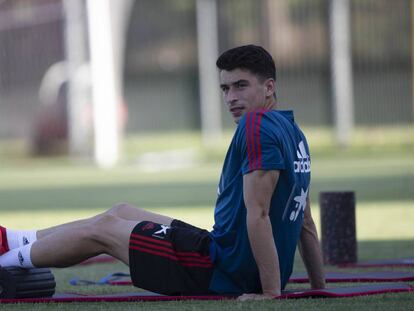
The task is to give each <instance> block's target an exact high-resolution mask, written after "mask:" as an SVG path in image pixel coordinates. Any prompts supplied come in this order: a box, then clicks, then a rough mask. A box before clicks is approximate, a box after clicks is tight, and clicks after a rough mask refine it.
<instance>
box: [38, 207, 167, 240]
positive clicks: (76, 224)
mask: <svg viewBox="0 0 414 311" xmlns="http://www.w3.org/2000/svg"><path fill="white" fill-rule="evenodd" d="M103 215H112V216H116V217H119V218H122V219H124V220H131V221H135V223H138V222H141V221H145V220H146V221H152V222H155V223H160V224H163V225H170V224H171V222H172V221H173V219H172V218H171V217H168V216H164V215H160V214H156V213H152V212H149V211H146V210H144V209H141V208H138V207H135V206H133V205H130V204H127V203H120V204H117V205H115V206H114V207H112V208H111V209H109V210H108V211H106V212H104V213H103V214H100V215H97V216H94V217H91V218H87V219H83V220H77V221H73V222H70V223H66V224H62V225H58V226H54V227H51V228H47V229H43V230H39V231H37V239H43V238H44V237H46V236H48V235H50V234H55V233H57V232H60V231H62V230H66V229H74V228H82V227H84V226H86V225H88V224H91V223H94V222H95V221H96V220H97V219H99V218H100V217H102V216H103Z"/></svg>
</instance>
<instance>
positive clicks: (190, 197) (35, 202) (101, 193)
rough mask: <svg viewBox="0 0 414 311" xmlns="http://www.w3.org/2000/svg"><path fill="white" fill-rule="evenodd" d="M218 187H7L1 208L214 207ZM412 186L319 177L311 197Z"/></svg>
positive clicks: (406, 196) (407, 179)
mask: <svg viewBox="0 0 414 311" xmlns="http://www.w3.org/2000/svg"><path fill="white" fill-rule="evenodd" d="M216 189H217V183H215V182H177V183H169V182H168V183H166V182H163V183H159V184H146V185H145V184H144V185H143V184H135V183H129V184H122V185H121V184H116V183H114V184H105V185H96V186H78V187H73V186H69V187H60V188H59V187H57V188H56V187H53V188H40V189H25V188H18V189H7V190H0V209H1V210H3V211H17V210H35V209H60V208H66V209H85V208H91V207H102V208H104V207H110V206H112V205H113V204H115V203H118V202H130V203H132V204H135V205H138V206H143V207H165V206H182V207H187V206H188V207H193V206H200V205H204V206H214V204H215V200H216ZM412 189H414V176H393V177H390V178H386V179H385V178H384V179H378V178H375V177H364V178H346V179H344V178H336V179H335V178H329V179H326V178H324V179H318V178H316V179H315V180H314V181H313V182H312V188H311V197H312V198H313V200H317V198H318V193H319V192H320V191H333V190H335V191H346V190H354V191H356V194H357V200H358V202H364V201H387V200H398V201H401V200H414V192H413V191H412Z"/></svg>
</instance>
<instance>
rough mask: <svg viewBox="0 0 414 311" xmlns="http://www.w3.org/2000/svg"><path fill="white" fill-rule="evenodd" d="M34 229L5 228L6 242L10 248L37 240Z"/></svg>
mask: <svg viewBox="0 0 414 311" xmlns="http://www.w3.org/2000/svg"><path fill="white" fill-rule="evenodd" d="M36 233H37V231H36V230H10V229H6V234H7V244H9V248H10V249H14V248H18V247H21V246H24V245H27V244H29V243H33V242H35V241H36V240H37V237H36Z"/></svg>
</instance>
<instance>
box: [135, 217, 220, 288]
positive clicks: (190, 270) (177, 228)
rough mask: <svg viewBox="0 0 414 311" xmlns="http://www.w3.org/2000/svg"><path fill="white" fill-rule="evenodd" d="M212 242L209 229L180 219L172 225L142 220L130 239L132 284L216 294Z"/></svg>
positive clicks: (142, 286)
mask: <svg viewBox="0 0 414 311" xmlns="http://www.w3.org/2000/svg"><path fill="white" fill-rule="evenodd" d="M210 241H211V240H210V236H209V232H208V231H207V230H203V229H200V228H197V227H194V226H191V225H189V224H186V223H185V222H182V221H179V220H173V222H172V223H171V226H170V227H169V226H165V225H161V224H157V223H154V222H150V221H143V222H140V223H139V224H137V225H136V227H135V228H134V230H133V231H132V233H131V237H130V242H129V266H130V273H131V279H132V283H133V284H134V286H136V287H139V288H142V289H146V290H149V291H152V292H156V293H160V294H165V295H208V294H212V292H211V291H210V290H209V285H210V280H211V276H212V273H213V263H212V261H211V259H210V254H209V253H210Z"/></svg>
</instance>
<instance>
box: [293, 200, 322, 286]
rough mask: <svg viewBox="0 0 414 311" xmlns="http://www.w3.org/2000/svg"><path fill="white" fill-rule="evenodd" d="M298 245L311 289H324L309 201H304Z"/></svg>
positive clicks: (319, 252)
mask: <svg viewBox="0 0 414 311" xmlns="http://www.w3.org/2000/svg"><path fill="white" fill-rule="evenodd" d="M304 217H305V218H304V220H303V226H302V231H301V234H300V240H299V244H298V248H299V253H300V255H301V256H302V260H303V263H304V264H305V267H306V270H307V272H308V276H309V280H310V284H311V287H312V288H313V289H322V288H325V274H324V271H323V262H322V253H321V248H320V246H319V240H318V233H317V231H316V226H315V223H314V222H313V219H312V215H311V209H310V200H309V197H308V198H307V199H306V208H305V216H304Z"/></svg>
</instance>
